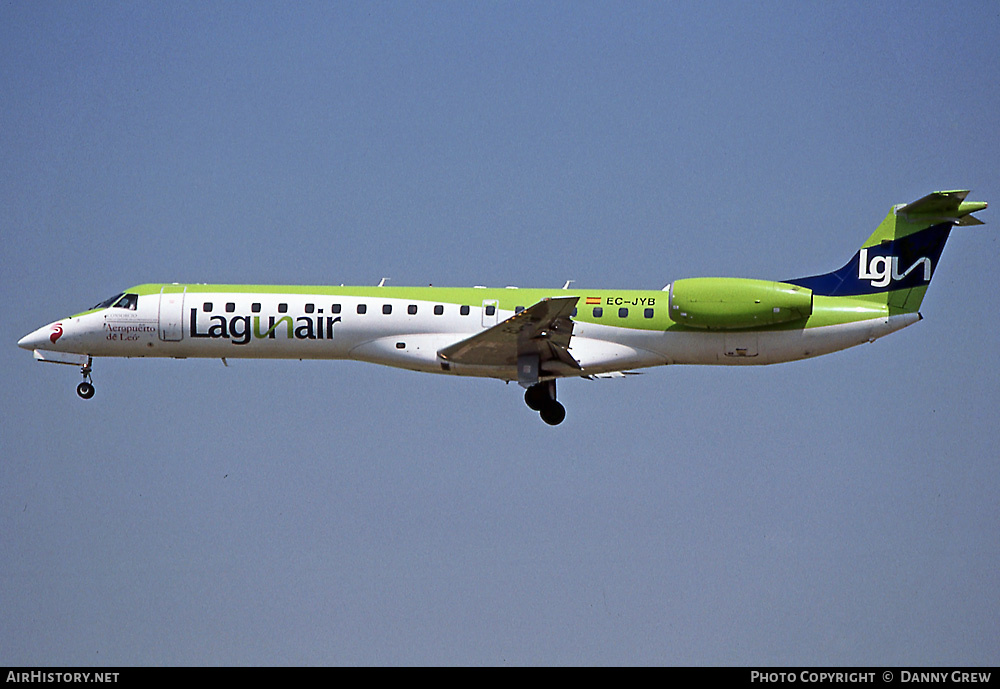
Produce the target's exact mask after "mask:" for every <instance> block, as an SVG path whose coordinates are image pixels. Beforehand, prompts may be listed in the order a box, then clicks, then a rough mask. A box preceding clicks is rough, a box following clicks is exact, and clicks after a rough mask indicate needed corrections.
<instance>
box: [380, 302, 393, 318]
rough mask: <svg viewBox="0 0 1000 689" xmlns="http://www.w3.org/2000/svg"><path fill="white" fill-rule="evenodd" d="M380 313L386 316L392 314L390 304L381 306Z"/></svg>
mask: <svg viewBox="0 0 1000 689" xmlns="http://www.w3.org/2000/svg"><path fill="white" fill-rule="evenodd" d="M382 313H384V314H385V315H386V316H388V315H389V314H390V313H392V304H382Z"/></svg>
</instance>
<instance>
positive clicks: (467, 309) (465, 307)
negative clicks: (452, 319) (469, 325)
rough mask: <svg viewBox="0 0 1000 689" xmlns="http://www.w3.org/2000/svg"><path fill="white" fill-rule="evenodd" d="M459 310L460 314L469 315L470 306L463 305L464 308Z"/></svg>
mask: <svg viewBox="0 0 1000 689" xmlns="http://www.w3.org/2000/svg"><path fill="white" fill-rule="evenodd" d="M458 312H459V313H460V314H462V315H463V316H468V315H469V307H468V306H462V308H460V309H459V310H458Z"/></svg>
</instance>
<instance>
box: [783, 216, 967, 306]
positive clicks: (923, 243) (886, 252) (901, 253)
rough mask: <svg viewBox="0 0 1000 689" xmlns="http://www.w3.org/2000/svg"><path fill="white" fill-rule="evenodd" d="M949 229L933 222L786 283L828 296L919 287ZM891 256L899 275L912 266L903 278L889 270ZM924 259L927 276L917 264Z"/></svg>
mask: <svg viewBox="0 0 1000 689" xmlns="http://www.w3.org/2000/svg"><path fill="white" fill-rule="evenodd" d="M951 228H952V224H951V223H941V224H939V225H933V226H931V227H928V228H927V229H925V230H920V231H919V232H915V233H913V234H911V235H908V236H906V237H902V238H900V239H894V240H892V241H890V242H884V243H882V244H878V245H876V246H870V247H867V248H865V249H862V250H859V251H858V252H857V253H856V254H854V257H853V258H852V259H851V260H850V261H849V262H848V263H847V265H845V266H844V267H842V268H841V269H840V270H836V271H834V272H832V273H825V274H823V275H813V276H811V277H805V278H796V279H794V280H786V281H785V282H788V283H790V284H793V285H799V286H800V287H808V288H809V289H811V290H812V291H813V294H817V295H820V296H829V297H851V296H858V295H863V294H877V293H879V292H888V291H891V290H898V289H909V288H911V287H921V286H923V285H926V284H927V283H929V282H930V278H931V277H933V271H934V270H935V269H936V268H937V263H938V259H939V258H941V251H942V250H943V249H944V244H945V242H946V241H947V240H948V235H949V233H950V232H951ZM862 251H863V252H864V253H865V256H866V258H867V261H866V265H865V266H861V255H862ZM873 259H879V260H873ZM894 259H895V265H896V267H897V270H898V274H900V275H902V274H903V273H906V271H907V270H908V269H910V268H913V269H912V270H910V272H909V273H906V275H905V277H900V278H898V279H897V278H896V277H895V276H893V275H891V274H890V273H889V270H890V266H892V264H893V260H894ZM923 259H928V260H929V261H930V265H929V269H928V270H927V273H929V274H928V275H926V277H925V271H924V269H923V264H920V265H916V264H917V263H918V262H920V261H922V260H923ZM878 283H884V284H878Z"/></svg>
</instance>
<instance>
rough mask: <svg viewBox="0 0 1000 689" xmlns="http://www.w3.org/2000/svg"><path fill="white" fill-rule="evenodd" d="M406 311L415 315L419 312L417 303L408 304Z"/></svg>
mask: <svg viewBox="0 0 1000 689" xmlns="http://www.w3.org/2000/svg"><path fill="white" fill-rule="evenodd" d="M406 313H408V314H410V315H411V316H415V315H416V314H417V305H416V304H410V305H409V306H407V307H406Z"/></svg>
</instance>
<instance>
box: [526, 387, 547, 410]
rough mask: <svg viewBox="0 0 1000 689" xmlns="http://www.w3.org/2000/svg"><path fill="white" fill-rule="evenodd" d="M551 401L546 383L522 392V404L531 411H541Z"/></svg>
mask: <svg viewBox="0 0 1000 689" xmlns="http://www.w3.org/2000/svg"><path fill="white" fill-rule="evenodd" d="M551 399H552V398H551V397H549V386H548V384H547V383H538V384H536V385H532V386H531V387H530V388H528V389H527V390H525V391H524V403H525V404H527V405H528V409H530V410H531V411H541V410H542V409H543V408H544V407H545V405H546V404H548V403H549V401H550V400H551Z"/></svg>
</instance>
